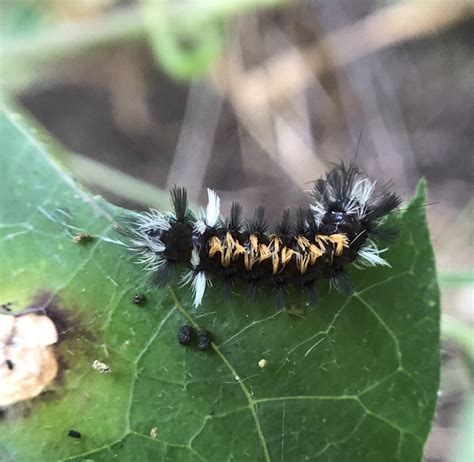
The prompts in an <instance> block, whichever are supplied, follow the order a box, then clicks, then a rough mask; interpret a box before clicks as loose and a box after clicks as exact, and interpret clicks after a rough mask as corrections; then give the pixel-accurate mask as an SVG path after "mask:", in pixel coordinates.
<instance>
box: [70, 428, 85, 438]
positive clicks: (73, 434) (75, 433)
mask: <svg viewBox="0 0 474 462" xmlns="http://www.w3.org/2000/svg"><path fill="white" fill-rule="evenodd" d="M67 436H70V437H71V438H80V437H81V436H82V435H81V432H78V431H77V430H69V431H68V432H67Z"/></svg>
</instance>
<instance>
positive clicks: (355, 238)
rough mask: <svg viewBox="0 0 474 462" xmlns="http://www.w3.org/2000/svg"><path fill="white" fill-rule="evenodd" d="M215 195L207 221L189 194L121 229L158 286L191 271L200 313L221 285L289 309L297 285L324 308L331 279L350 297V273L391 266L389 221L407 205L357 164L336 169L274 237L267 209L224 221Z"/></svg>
mask: <svg viewBox="0 0 474 462" xmlns="http://www.w3.org/2000/svg"><path fill="white" fill-rule="evenodd" d="M207 192H208V204H207V207H206V210H205V212H203V214H202V216H201V217H198V216H196V215H195V214H193V213H192V212H191V211H190V210H189V209H188V207H187V194H186V189H185V188H178V187H174V188H173V189H172V190H171V202H172V205H173V208H174V212H172V213H162V212H159V211H157V210H150V211H148V212H144V213H140V212H135V213H132V214H130V215H129V216H127V217H125V218H123V219H122V226H121V228H120V229H119V231H120V232H121V234H122V235H124V236H125V237H126V246H127V247H128V248H129V249H130V250H131V251H132V252H134V253H135V254H137V255H138V256H139V258H138V262H139V263H141V264H142V265H143V266H144V267H145V269H146V270H148V271H151V272H152V279H153V283H154V284H156V285H158V286H163V285H164V284H166V283H167V282H168V281H169V279H170V277H171V275H172V273H173V270H174V269H175V268H176V267H177V266H181V267H182V268H183V273H182V277H181V281H182V284H183V285H186V284H190V285H191V288H192V291H193V295H194V305H195V306H199V305H200V304H201V302H202V299H203V296H204V292H205V289H206V287H207V286H208V285H210V284H211V281H212V279H213V278H218V279H220V280H221V281H222V282H223V286H224V290H225V292H226V293H230V291H231V289H232V287H233V286H234V284H235V283H236V282H237V281H239V282H243V283H244V284H245V285H246V286H247V291H248V294H249V296H250V297H251V298H253V297H254V296H255V294H256V292H257V289H258V288H259V287H267V288H270V289H271V290H272V292H274V293H275V295H276V301H277V305H278V306H279V307H281V306H283V304H284V293H285V291H286V288H287V287H288V286H290V285H291V286H293V287H296V288H299V289H300V290H301V291H304V292H306V293H307V295H308V299H309V301H310V303H312V304H316V303H317V302H318V299H319V295H318V290H317V287H316V281H318V280H319V279H329V280H330V282H331V284H332V286H334V287H335V288H336V289H337V290H339V291H340V292H342V293H346V294H348V293H351V291H352V286H351V283H350V281H349V278H348V277H347V275H346V273H345V271H344V267H345V266H346V265H348V264H350V263H352V262H354V264H355V265H356V266H358V267H362V266H377V265H385V266H389V264H388V262H387V261H385V260H384V259H383V258H382V256H381V253H382V252H384V250H385V249H382V250H381V249H379V247H378V244H379V243H380V242H381V241H384V240H389V239H390V238H393V237H394V236H395V234H396V230H395V229H393V226H391V225H390V224H389V223H387V222H386V220H385V217H386V216H387V215H388V214H389V213H390V212H391V211H393V210H394V209H395V208H397V207H398V205H399V204H400V202H401V200H400V198H399V196H397V195H396V194H394V193H393V192H391V191H390V186H389V185H386V187H385V188H383V190H382V191H380V192H377V191H376V189H375V181H370V180H369V179H368V178H366V177H365V175H363V174H362V172H361V171H360V170H359V169H358V168H357V167H356V166H355V164H354V163H351V164H350V165H349V166H345V165H344V163H341V164H340V165H336V166H335V167H334V168H333V169H332V170H331V171H330V172H328V173H327V174H326V178H320V179H318V180H316V181H315V182H314V188H313V190H312V192H311V194H310V198H311V200H310V203H309V205H308V206H307V207H300V208H298V209H297V210H296V212H295V213H294V214H293V216H292V213H291V211H290V210H289V209H285V210H284V211H283V214H282V218H281V220H280V222H279V223H278V224H277V225H276V226H275V227H274V229H272V230H269V229H268V226H267V223H266V221H265V216H264V208H263V207H257V209H256V210H255V214H254V217H253V218H252V219H249V220H245V221H244V220H243V219H242V207H241V205H240V204H239V203H237V202H234V203H233V204H232V207H231V210H230V215H229V216H228V217H222V216H221V211H220V199H219V197H218V196H217V194H216V193H215V192H214V191H212V190H211V189H208V190H207Z"/></svg>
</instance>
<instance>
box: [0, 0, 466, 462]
mask: <svg viewBox="0 0 474 462" xmlns="http://www.w3.org/2000/svg"><path fill="white" fill-rule="evenodd" d="M0 8H1V15H0V26H1V32H0V34H1V35H0V42H1V43H0V50H1V78H0V79H1V80H0V81H1V89H2V92H3V94H4V95H5V96H7V98H9V99H13V100H14V102H15V104H17V105H19V106H20V107H22V108H23V109H26V110H27V111H28V112H29V113H30V114H31V115H32V116H34V117H35V118H36V119H37V120H38V121H39V122H40V124H42V125H43V126H44V127H46V129H47V130H48V131H49V132H50V133H51V134H52V135H53V136H54V137H56V138H57V139H58V140H59V141H60V142H61V143H62V144H63V145H64V146H65V147H66V148H67V151H68V153H67V154H66V153H65V154H62V155H61V161H62V162H63V163H64V164H65V165H66V166H67V167H68V168H69V170H70V171H72V173H73V175H74V176H75V177H77V178H78V179H79V180H80V181H81V182H82V183H84V184H86V185H87V186H88V187H89V189H91V190H92V191H94V192H96V193H97V194H101V195H103V196H104V197H106V198H107V199H108V200H110V201H111V202H113V203H115V204H117V205H121V206H124V207H128V208H138V209H141V208H145V207H147V206H155V207H160V208H164V209H168V207H169V204H168V193H167V190H168V189H169V188H170V187H171V186H173V185H174V184H178V185H185V186H187V187H188V190H189V194H190V199H191V200H192V201H193V202H194V203H196V204H203V203H204V202H205V189H206V188H207V187H212V188H213V189H215V190H216V191H217V192H218V193H219V194H220V195H221V197H222V198H223V202H224V204H223V207H224V209H227V208H229V206H230V202H231V201H232V200H239V201H241V202H242V203H243V204H244V207H246V208H247V210H248V209H249V208H253V207H254V206H255V204H258V203H262V204H265V205H266V208H267V213H268V217H269V219H270V221H272V220H273V219H276V218H278V215H279V213H280V211H281V208H282V206H283V205H288V206H294V205H300V204H304V203H305V194H306V193H305V190H306V189H309V188H310V187H311V186H310V185H309V184H308V182H311V181H312V180H314V179H316V178H318V177H319V176H321V175H322V174H323V173H324V172H325V171H326V170H327V168H328V167H330V164H331V163H332V162H339V161H340V160H341V159H345V160H350V159H352V158H353V157H354V155H355V153H356V149H357V145H358V140H359V138H360V147H359V152H358V157H357V159H358V163H359V164H360V166H361V167H362V168H363V169H364V170H365V171H366V172H367V173H368V174H369V175H370V176H372V177H373V178H377V179H378V180H379V182H380V183H385V182H387V181H389V180H392V181H393V184H394V185H395V188H396V190H397V191H398V192H399V193H400V194H401V195H402V196H403V198H404V199H405V200H408V199H409V198H410V197H411V196H412V195H413V193H414V191H415V187H416V184H417V182H418V180H419V179H420V178H421V177H425V178H426V180H427V182H428V191H429V202H430V203H432V205H429V206H428V207H427V213H428V218H429V224H430V228H431V232H432V239H433V244H434V247H435V251H436V255H437V265H438V270H439V279H440V286H441V291H442V308H443V321H442V328H443V352H442V357H443V373H442V381H441V389H440V393H439V403H438V411H437V415H436V421H435V423H434V426H433V430H432V434H431V436H430V439H429V441H428V444H427V446H426V451H425V453H426V454H425V457H426V461H431V462H435V461H436V462H438V461H439V462H441V461H452V462H453V461H456V462H458V461H473V460H474V447H473V445H474V443H473V441H474V398H473V393H472V389H473V387H472V384H473V377H474V335H473V330H472V329H473V326H474V310H473V295H474V274H473V270H472V257H473V248H474V246H473V234H474V233H473V224H472V223H473V222H472V220H473V214H474V199H473V194H472V193H473V180H474V178H473V176H474V174H473V172H474V169H473V146H474V49H473V43H474V5H473V2H472V1H463V0H428V1H415V0H411V1H410V0H405V1H404V0H401V1H398V2H397V1H390V0H304V1H297V0H294V1H282V0H187V1H186V0H1V2H0Z"/></svg>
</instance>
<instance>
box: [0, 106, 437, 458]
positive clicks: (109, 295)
mask: <svg viewBox="0 0 474 462" xmlns="http://www.w3.org/2000/svg"><path fill="white" fill-rule="evenodd" d="M0 136H1V139H2V151H1V166H2V186H1V187H2V194H1V198H0V203H1V218H0V231H1V235H0V258H1V260H0V261H1V262H2V263H1V265H0V299H1V300H0V301H1V302H2V303H5V302H7V301H12V302H14V305H13V306H14V309H15V310H21V309H24V308H26V307H30V306H33V305H35V306H38V305H41V306H47V307H49V308H48V309H51V310H52V311H51V312H54V313H56V317H57V320H59V321H60V323H59V324H58V325H59V326H60V331H61V333H62V335H61V342H60V343H59V344H58V345H57V356H58V358H59V361H60V374H59V376H58V378H57V380H56V381H55V382H54V383H53V384H52V385H51V386H50V387H49V389H48V391H47V392H44V393H42V394H41V395H40V396H38V397H37V398H34V399H32V400H30V401H28V402H23V403H19V404H16V405H14V406H11V407H10V408H8V409H6V410H5V411H4V412H3V417H2V418H1V419H0V460H6V461H10V460H11V461H13V460H14V461H19V462H21V461H25V462H26V461H30V460H35V461H37V462H42V461H45V462H46V461H48V462H49V461H55V460H77V461H85V460H87V461H95V462H98V461H109V460H111V459H112V458H113V457H115V458H117V460H121V461H128V460H141V461H146V460H169V461H177V460H179V461H205V460H209V461H217V462H220V461H224V460H232V459H233V460H238V461H239V462H240V461H270V460H271V461H300V460H337V461H342V460H348V461H359V460H360V461H380V460H384V461H391V460H399V461H404V462H406V461H417V460H420V459H421V457H422V450H423V445H424V442H425V440H426V438H427V435H428V432H429V430H430V426H431V419H432V416H433V412H434V407H435V402H436V392H437V390H438V381H439V296H438V288H437V283H436V274H435V266H434V259H433V251H432V248H431V244H430V239H429V234H428V230H427V225H426V219H425V210H424V207H423V206H422V205H423V204H424V201H425V191H424V183H420V186H419V188H418V191H417V194H416V196H415V198H414V199H413V201H412V202H411V204H410V205H409V206H408V208H407V209H406V210H405V211H403V212H402V213H401V214H400V216H399V218H398V220H399V224H400V227H401V235H400V238H399V242H398V243H397V244H396V245H394V246H393V247H392V248H391V249H390V250H389V251H388V252H387V253H386V254H385V256H386V259H387V260H388V261H389V262H390V263H391V265H392V267H391V268H375V269H370V270H365V271H358V270H356V269H353V270H351V277H352V280H353V281H354V286H355V289H356V292H355V294H354V295H353V296H351V297H349V298H344V297H343V296H341V295H338V294H336V293H334V292H330V291H329V288H328V285H327V283H325V282H324V281H323V282H322V283H321V284H320V291H321V295H322V296H321V303H320V306H319V307H318V308H317V309H316V310H305V309H304V307H303V306H300V305H299V304H298V303H296V302H295V304H294V305H293V306H291V309H290V310H289V311H279V312H276V311H275V310H274V307H273V300H272V299H271V297H268V296H266V297H265V296H262V297H261V298H260V299H259V302H258V303H257V304H249V303H247V302H246V301H245V298H244V297H242V296H240V295H238V294H236V295H235V296H234V297H233V298H232V300H231V301H226V302H224V301H223V300H222V297H221V292H220V291H219V290H218V289H216V288H214V289H211V290H209V291H208V292H207V294H206V297H205V304H204V306H203V307H200V308H199V309H194V308H192V304H191V296H190V294H189V292H188V290H187V289H186V290H185V289H180V288H179V285H178V284H173V285H172V286H171V287H169V288H166V289H163V290H152V289H150V288H149V287H148V286H147V281H146V278H145V276H144V274H143V273H142V271H141V270H140V268H139V267H138V266H137V265H135V264H134V263H133V262H132V258H131V256H130V255H129V254H128V253H127V251H126V250H125V249H124V247H123V246H121V245H120V243H119V242H118V236H117V234H116V233H115V232H114V230H113V226H112V225H113V220H114V217H116V216H118V215H119V214H121V213H122V211H121V210H120V209H118V208H116V207H114V206H112V205H111V204H108V203H106V202H105V201H104V200H103V199H101V198H95V197H92V196H91V195H90V194H89V193H88V192H86V191H84V190H83V189H82V188H81V187H80V186H79V185H77V184H76V183H75V181H74V180H73V179H72V178H71V177H69V176H68V175H67V173H65V172H64V171H63V170H62V169H61V167H59V166H58V165H57V164H56V162H55V161H53V160H52V157H51V155H50V153H51V148H50V146H51V145H50V144H49V143H45V142H43V141H40V139H42V138H43V136H42V135H40V134H38V133H37V132H36V131H35V130H34V129H31V128H29V126H28V124H27V123H25V122H24V121H23V120H22V119H21V118H20V117H19V116H16V115H12V114H8V113H3V114H2V115H1V116H0ZM80 232H86V233H88V234H90V235H91V236H92V239H91V240H89V241H84V242H80V243H77V242H74V241H73V239H72V238H73V236H75V235H77V234H79V233H80ZM135 293H146V297H147V299H146V302H145V303H144V304H143V305H140V306H137V305H134V304H133V303H132V298H133V296H134V294H135ZM185 323H188V324H193V325H195V326H199V327H200V328H205V329H208V330H210V331H211V332H212V334H213V336H214V342H215V346H214V348H213V350H211V351H208V352H200V351H198V350H197V349H195V348H192V347H181V346H179V345H178V344H177V341H176V333H177V329H178V328H179V326H181V325H182V324H185ZM261 359H265V360H266V361H267V365H266V367H264V368H261V367H259V365H258V363H259V361H260V360H261ZM94 360H99V361H102V362H104V363H106V364H107V365H108V366H109V367H110V368H111V371H112V372H111V373H110V374H100V373H99V372H98V371H96V370H94V369H93V368H92V367H91V365H92V363H93V361H94ZM71 429H75V430H78V431H80V432H81V434H82V437H81V438H80V439H73V438H68V437H67V432H68V431H69V430H71ZM152 430H153V431H152Z"/></svg>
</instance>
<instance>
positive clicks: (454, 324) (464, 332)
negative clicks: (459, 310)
mask: <svg viewBox="0 0 474 462" xmlns="http://www.w3.org/2000/svg"><path fill="white" fill-rule="evenodd" d="M441 333H442V336H443V337H444V338H446V339H448V340H451V341H452V342H454V343H456V344H457V345H458V346H459V347H460V348H461V349H462V351H463V352H464V354H465V355H466V358H467V361H468V366H469V368H470V370H471V374H472V375H473V377H474V329H472V328H471V327H470V326H468V325H467V324H465V323H463V322H461V321H458V320H457V319H455V318H453V317H451V316H449V315H444V316H443V318H442V321H441Z"/></svg>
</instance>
